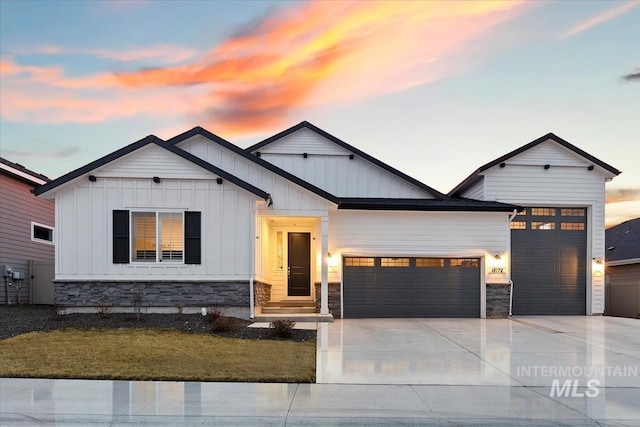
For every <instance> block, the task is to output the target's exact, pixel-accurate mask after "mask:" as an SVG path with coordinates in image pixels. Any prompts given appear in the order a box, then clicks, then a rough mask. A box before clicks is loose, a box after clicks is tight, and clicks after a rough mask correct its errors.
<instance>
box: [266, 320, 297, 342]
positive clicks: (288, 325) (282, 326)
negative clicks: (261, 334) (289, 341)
mask: <svg viewBox="0 0 640 427" xmlns="http://www.w3.org/2000/svg"><path fill="white" fill-rule="evenodd" d="M270 326H271V329H273V331H272V333H273V335H274V336H276V337H278V338H291V337H292V336H293V327H294V326H296V321H295V320H292V319H279V320H274V321H273V322H271V325H270Z"/></svg>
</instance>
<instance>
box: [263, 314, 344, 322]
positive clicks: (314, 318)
mask: <svg viewBox="0 0 640 427" xmlns="http://www.w3.org/2000/svg"><path fill="white" fill-rule="evenodd" d="M282 319H291V320H295V321H296V323H298V322H299V323H303V322H314V323H319V322H329V323H330V322H333V316H332V315H331V314H325V315H322V314H256V315H255V317H254V319H253V321H254V322H268V323H271V322H273V321H274V320H282Z"/></svg>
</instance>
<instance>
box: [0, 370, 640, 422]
mask: <svg viewBox="0 0 640 427" xmlns="http://www.w3.org/2000/svg"><path fill="white" fill-rule="evenodd" d="M577 391H578V392H579V393H583V394H582V395H581V396H583V397H572V396H571V395H569V396H568V397H553V398H550V397H549V387H513V386H424V385H355V384H245V383H183V382H144V381H141V382H136V381H85V380H47V379H42V380H41V379H7V378H4V379H0V425H2V426H31V425H57V426H60V425H105V426H125V425H173V426H191V425H224V426H253V425H256V426H258V425H259V426H263V425H268V426H285V425H286V426H319V425H341V426H347V425H364V424H366V425H404V426H412V425H436V426H439V425H442V426H444V425H446V426H450V425H487V426H489V425H491V426H496V425H503V426H540V425H542V426H556V425H557V426H560V425H561V426H601V425H607V426H640V408H639V407H638V406H639V402H640V388H611V389H600V393H599V395H598V396H597V397H584V393H585V392H586V391H587V390H586V389H585V388H580V389H578V390H577Z"/></svg>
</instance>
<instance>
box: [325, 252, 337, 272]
mask: <svg viewBox="0 0 640 427" xmlns="http://www.w3.org/2000/svg"><path fill="white" fill-rule="evenodd" d="M327 266H328V267H331V268H335V267H337V266H338V257H337V256H336V255H335V254H334V255H331V252H327Z"/></svg>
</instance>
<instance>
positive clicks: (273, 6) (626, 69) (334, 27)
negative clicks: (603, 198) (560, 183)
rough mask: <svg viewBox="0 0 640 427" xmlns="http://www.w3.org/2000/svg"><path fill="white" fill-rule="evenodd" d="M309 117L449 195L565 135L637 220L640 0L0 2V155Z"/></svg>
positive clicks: (55, 162) (19, 156) (271, 130)
mask: <svg viewBox="0 0 640 427" xmlns="http://www.w3.org/2000/svg"><path fill="white" fill-rule="evenodd" d="M302 120H307V121H309V122H311V123H313V124H315V125H316V126H318V127H320V128H322V129H324V130H325V131H327V132H329V133H331V134H333V135H335V136H336V137H338V138H340V139H342V140H344V141H346V142H347V143H349V144H351V145H354V146H356V147H357V148H359V149H361V150H363V151H365V152H367V153H368V154H371V155H373V156H374V157H377V158H378V159H380V160H382V161H384V162H386V163H388V164H390V165H391V166H393V167H395V168H397V169H399V170H401V171H403V172H405V173H407V174H408V175H410V176H412V177H414V178H416V179H418V180H420V181H422V182H424V183H425V184H427V185H429V186H431V187H434V188H435V189H437V190H439V191H441V192H444V193H447V192H449V191H450V190H451V189H452V188H453V187H455V186H456V185H457V184H458V183H459V182H460V181H462V180H463V179H464V178H465V177H466V176H468V175H469V174H470V173H471V172H473V171H474V170H475V169H477V168H478V167H479V166H481V165H483V164H485V163H487V162H489V161H491V160H493V159H495V158H497V157H499V156H501V155H503V154H506V153H507V152H510V151H512V150H514V149H516V148H518V147H520V146H522V145H524V144H526V143H528V142H531V141H533V140H535V139H537V138H539V137H540V136H542V135H545V134H546V133H548V132H553V133H555V134H556V135H558V136H560V137H561V138H564V139H565V140H567V141H569V142H571V143H572V144H574V145H576V146H578V147H580V148H581V149H583V150H584V151H586V152H588V153H590V154H592V155H594V156H596V157H597V158H599V159H600V160H602V161H604V162H606V163H608V164H610V165H612V166H614V167H616V168H617V169H619V170H622V174H621V175H620V176H618V177H616V178H615V179H614V180H613V181H611V182H610V183H608V184H607V210H606V215H607V224H608V225H613V224H616V223H619V222H621V221H624V220H626V219H629V218H633V217H637V216H640V0H635V1H613V0H609V1H540V2H536V1H530V0H527V1H523V0H500V1H485V0H475V1H460V2H458V1H436V0H432V1H426V0H425V1H418V0H416V1H408V2H404V1H394V2H385V1H377V2H371V1H364V0H361V1H356V2H347V1H339V0H334V1H307V2H292V1H289V2H286V1H280V2H277V1H229V2H225V1H192V2H190V1H172V0H160V1H152V0H148V1H145V0H129V1H127V0H108V1H87V2H81V1H31V0H20V1H14V0H0V155H1V156H2V157H4V158H6V159H8V160H11V161H14V162H17V163H20V164H22V165H24V166H26V167H28V168H29V169H32V170H35V171H37V172H40V173H42V174H45V175H47V176H49V177H50V178H56V177H58V176H60V175H62V174H64V173H67V172H69V171H71V170H74V169H76V168H78V167H80V166H82V165H84V164H86V163H89V162H90V161H93V160H95V159H97V158H99V157H101V156H104V155H106V154H108V153H110V152H112V151H115V150H116V149H118V148H121V147H123V146H125V145H128V144H130V143H132V142H134V141H137V140H139V139H141V138H143V137H145V136H147V135H149V134H154V135H157V136H159V137H161V138H165V139H167V138H170V137H172V136H175V135H177V134H179V133H182V132H184V131H186V130H188V129H191V128H192V127H194V126H202V127H204V128H206V129H207V130H209V131H211V132H213V133H215V134H217V135H219V136H221V137H223V138H225V139H227V140H229V141H231V142H233V143H235V144H236V145H238V146H240V147H243V148H244V147H247V146H249V145H252V144H254V143H256V142H259V141H261V140H262V139H264V138H266V137H268V136H271V135H273V134H275V133H278V132H280V131H282V130H284V129H286V128H288V127H290V126H293V125H295V124H297V123H299V122H300V121H302Z"/></svg>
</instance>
